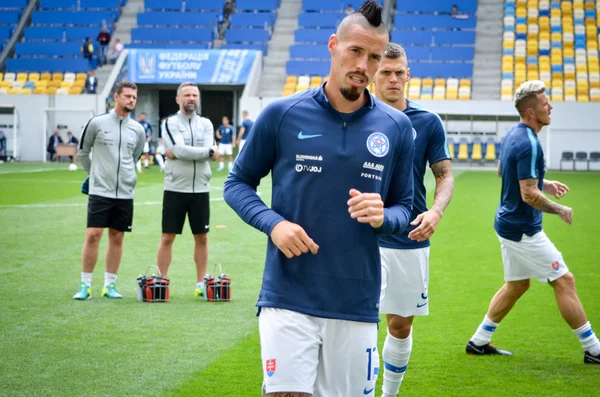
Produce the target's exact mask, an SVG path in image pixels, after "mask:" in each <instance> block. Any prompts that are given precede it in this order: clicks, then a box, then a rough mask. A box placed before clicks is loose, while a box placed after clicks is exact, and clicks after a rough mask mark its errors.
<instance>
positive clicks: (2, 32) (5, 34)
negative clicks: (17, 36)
mask: <svg viewBox="0 0 600 397" xmlns="http://www.w3.org/2000/svg"><path fill="white" fill-rule="evenodd" d="M12 31H13V28H12V27H10V26H0V40H4V39H6V40H8V39H10V35H11V34H12Z"/></svg>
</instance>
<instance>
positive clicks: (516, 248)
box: [498, 231, 569, 283]
mask: <svg viewBox="0 0 600 397" xmlns="http://www.w3.org/2000/svg"><path fill="white" fill-rule="evenodd" d="M498 240H500V246H501V248H502V262H504V280H505V281H519V280H529V279H531V278H537V279H538V280H539V281H541V282H544V283H545V282H550V281H554V280H556V279H558V278H560V277H562V276H564V275H565V274H566V273H568V272H569V268H568V267H567V265H566V264H565V261H564V260H563V257H562V254H561V253H560V251H559V250H557V249H556V247H555V246H554V244H553V243H552V241H550V239H549V238H548V236H546V233H544V232H543V231H541V232H538V233H536V234H534V235H533V236H531V237H529V236H527V235H525V234H524V235H523V237H522V238H521V241H512V240H508V239H505V238H503V237H500V236H498Z"/></svg>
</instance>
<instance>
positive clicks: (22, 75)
mask: <svg viewBox="0 0 600 397" xmlns="http://www.w3.org/2000/svg"><path fill="white" fill-rule="evenodd" d="M17 81H27V73H17Z"/></svg>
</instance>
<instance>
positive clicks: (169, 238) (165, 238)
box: [160, 233, 175, 246]
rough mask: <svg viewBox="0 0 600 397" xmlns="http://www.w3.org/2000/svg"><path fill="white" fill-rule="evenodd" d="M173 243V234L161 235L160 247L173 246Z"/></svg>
mask: <svg viewBox="0 0 600 397" xmlns="http://www.w3.org/2000/svg"><path fill="white" fill-rule="evenodd" d="M174 241H175V234H172V233H163V235H162V237H161V239H160V243H161V244H162V245H167V246H171V245H173V242H174Z"/></svg>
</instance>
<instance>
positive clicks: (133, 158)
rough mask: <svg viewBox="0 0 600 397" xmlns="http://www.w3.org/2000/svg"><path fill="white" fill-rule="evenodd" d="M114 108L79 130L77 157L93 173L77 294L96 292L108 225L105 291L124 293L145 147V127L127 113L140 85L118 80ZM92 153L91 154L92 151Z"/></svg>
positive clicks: (106, 293) (112, 294)
mask: <svg viewBox="0 0 600 397" xmlns="http://www.w3.org/2000/svg"><path fill="white" fill-rule="evenodd" d="M114 99H115V108H114V109H113V110H111V111H110V112H108V113H106V114H103V115H101V116H98V117H94V118H92V119H91V120H90V121H89V122H88V123H87V125H86V126H85V128H84V129H83V134H82V135H81V141H80V143H79V145H80V146H79V149H80V152H79V160H80V161H81V165H82V166H83V169H84V170H85V171H86V172H87V173H88V174H89V185H88V183H85V184H84V186H87V192H86V193H89V201H88V217H87V232H86V235H85V242H84V244H83V250H82V251H83V252H82V257H83V258H82V270H81V282H80V284H79V289H78V291H77V293H76V294H75V295H74V296H73V299H76V300H85V299H89V298H91V297H92V289H91V286H92V273H93V271H94V267H96V261H97V260H98V245H99V244H100V239H101V238H102V234H103V233H104V229H106V228H108V248H107V250H106V273H105V274H104V289H103V290H102V296H105V297H107V298H117V299H118V298H122V297H123V296H122V295H121V294H120V293H119V292H118V291H117V287H116V280H117V272H118V270H119V265H120V264H121V257H122V254H123V238H124V236H125V232H130V231H131V226H132V220H133V189H134V187H135V183H136V180H137V176H136V174H135V163H136V162H137V160H138V159H139V157H140V155H141V154H142V149H143V148H144V141H145V139H144V128H143V127H142V126H141V125H140V124H139V123H138V122H137V121H135V120H133V119H131V117H129V113H130V112H131V111H132V110H133V109H134V108H135V104H136V101H137V86H136V85H135V84H133V83H130V82H120V83H118V84H117V85H116V87H115V94H114ZM90 154H93V155H92V156H90Z"/></svg>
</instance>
